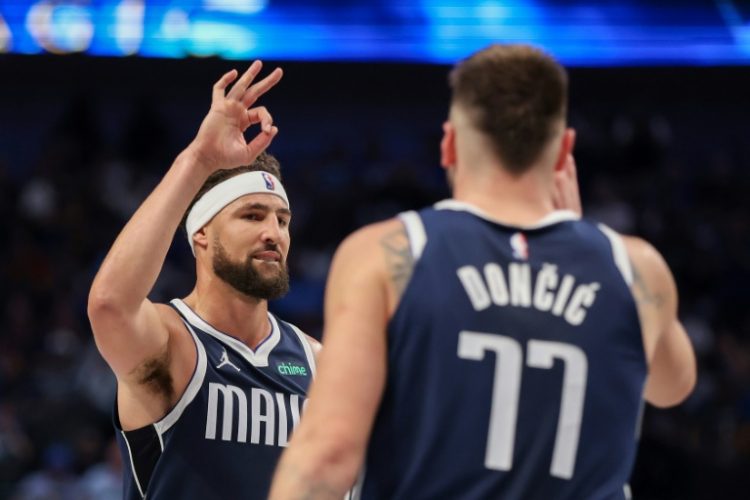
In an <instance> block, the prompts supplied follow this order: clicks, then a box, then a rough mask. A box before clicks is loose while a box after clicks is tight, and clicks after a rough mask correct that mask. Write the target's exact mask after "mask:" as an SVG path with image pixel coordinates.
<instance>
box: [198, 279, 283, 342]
mask: <svg viewBox="0 0 750 500" xmlns="http://www.w3.org/2000/svg"><path fill="white" fill-rule="evenodd" d="M198 274H199V276H198V280H197V282H196V285H195V288H194V289H193V291H192V292H190V295H188V296H187V297H185V299H184V302H185V303H186V304H187V305H188V306H190V308H191V309H192V310H193V311H195V313H196V314H197V315H198V316H200V317H201V318H203V319H204V320H205V321H206V322H207V323H209V324H210V325H211V326H213V327H214V328H216V329H217V330H219V331H221V332H224V333H226V334H228V335H231V336H232V337H235V338H237V339H239V340H240V341H242V342H243V343H245V344H246V345H247V346H248V347H250V348H251V349H255V348H256V347H257V346H258V345H259V344H260V343H261V342H263V340H265V339H266V337H268V335H269V334H270V332H271V324H270V323H269V321H268V301H266V300H261V299H256V298H252V297H248V296H246V295H243V294H242V293H240V292H238V291H237V290H235V289H234V288H232V287H231V286H229V285H228V284H227V283H225V282H224V281H222V280H221V279H220V278H218V277H216V276H214V275H212V276H211V277H210V278H209V277H205V276H201V273H200V272H199V273H198Z"/></svg>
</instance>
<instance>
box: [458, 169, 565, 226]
mask: <svg viewBox="0 0 750 500" xmlns="http://www.w3.org/2000/svg"><path fill="white" fill-rule="evenodd" d="M489 163H490V162H485V163H484V164H473V165H471V166H470V167H469V166H464V165H460V164H459V165H458V166H457V168H456V173H455V177H454V186H453V198H454V199H455V200H458V201H462V202H466V203H470V204H472V205H474V206H476V207H478V208H479V209H481V210H482V211H483V212H485V213H487V214H488V215H490V216H491V217H493V218H494V219H497V220H500V221H503V222H505V223H507V224H509V225H514V226H527V225H531V224H534V223H535V222H537V221H539V220H540V219H542V218H543V217H545V216H546V215H548V214H549V213H551V212H553V211H554V210H555V206H554V202H553V196H552V195H553V191H552V187H553V184H552V179H551V178H549V179H548V178H547V177H549V176H545V175H544V173H543V170H542V169H540V168H532V169H530V170H529V171H528V172H526V173H524V174H522V175H520V176H513V175H510V173H508V172H507V171H506V170H505V169H503V168H502V167H501V166H500V165H497V164H489Z"/></svg>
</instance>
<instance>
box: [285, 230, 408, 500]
mask: <svg viewBox="0 0 750 500" xmlns="http://www.w3.org/2000/svg"><path fill="white" fill-rule="evenodd" d="M397 232H400V233H401V234H402V236H401V237H400V239H398V238H396V239H394V238H395V236H394V233H397ZM397 240H398V241H400V243H397ZM404 251H406V254H407V255H405V254H404ZM404 259H406V260H407V261H408V263H407V262H405V261H404ZM410 265H411V256H410V255H408V240H407V239H406V237H405V235H404V230H403V226H402V225H401V223H400V222H399V221H397V220H391V221H387V222H384V223H380V224H376V225H373V226H368V227H366V228H364V229H362V230H360V231H358V232H356V233H354V234H353V235H352V236H350V237H349V238H347V240H345V241H344V243H342V245H341V246H340V247H339V249H338V251H337V253H336V256H335V258H334V261H333V264H332V267H331V272H330V274H329V279H328V284H327V287H326V304H325V331H324V337H323V345H325V348H324V349H323V350H322V352H321V355H320V363H319V368H318V376H317V378H316V380H315V382H313V385H312V389H311V391H310V394H309V397H310V403H309V405H308V407H307V409H306V410H305V415H304V417H303V418H302V421H301V422H300V425H299V427H298V428H297V430H295V432H294V436H293V437H292V440H291V443H290V445H289V448H288V449H287V450H286V452H285V453H284V455H283V456H282V458H281V461H280V463H279V466H278V468H277V471H276V476H275V478H274V483H273V486H272V489H271V496H270V498H272V499H279V500H282V499H283V500H289V499H303V498H304V499H327V498H336V499H341V498H342V497H343V495H344V494H345V492H346V491H347V490H348V489H349V488H351V487H352V485H353V484H354V481H355V479H356V475H357V472H358V471H359V469H360V467H361V466H362V462H363V458H364V454H365V449H366V447H367V442H368V439H369V435H370V431H371V428H372V424H373V421H374V419H375V414H376V412H377V408H378V405H379V403H380V398H381V397H382V393H383V389H384V386H385V380H386V371H387V342H386V326H387V322H388V318H389V315H390V314H389V313H390V311H391V310H392V305H393V303H394V300H393V294H394V293H396V294H398V290H399V289H400V288H399V286H398V284H397V282H399V281H403V278H404V273H405V272H406V267H409V273H410V269H411V268H410Z"/></svg>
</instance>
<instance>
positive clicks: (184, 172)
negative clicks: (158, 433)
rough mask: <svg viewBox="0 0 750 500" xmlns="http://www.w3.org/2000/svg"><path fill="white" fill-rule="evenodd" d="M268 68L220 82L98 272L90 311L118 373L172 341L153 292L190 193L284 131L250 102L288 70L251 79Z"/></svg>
mask: <svg viewBox="0 0 750 500" xmlns="http://www.w3.org/2000/svg"><path fill="white" fill-rule="evenodd" d="M260 69H261V64H260V62H258V61H256V62H255V63H253V65H251V66H250V68H249V69H248V70H247V71H246V72H245V73H244V74H243V75H242V77H240V79H239V80H237V82H236V83H235V84H234V85H233V86H232V88H231V90H230V91H229V92H228V93H227V92H226V89H227V87H228V86H229V84H230V83H232V82H233V81H234V80H235V79H236V78H237V72H236V71H234V70H233V71H231V72H229V73H227V74H225V75H224V76H223V77H222V78H221V79H220V80H219V81H218V82H217V83H216V84H215V85H214V89H213V95H212V102H211V109H210V110H209V112H208V114H207V115H206V117H205V119H204V120H203V123H202V124H201V127H200V129H199V131H198V134H197V135H196V137H195V139H194V140H193V142H192V143H191V144H190V145H189V146H188V147H187V148H186V149H185V150H184V151H183V152H182V153H180V155H179V156H178V157H177V159H176V160H175V162H174V163H173V164H172V166H171V168H170V169H169V171H168V172H167V173H166V175H165V176H164V178H163V179H162V181H161V182H160V183H159V185H158V186H157V187H156V189H155V190H154V191H153V192H152V193H151V194H150V195H149V197H148V198H147V199H146V200H145V201H144V202H143V204H142V205H141V206H140V207H139V208H138V210H137V211H136V213H135V214H134V215H133V217H132V218H131V219H130V221H129V222H128V223H127V225H126V226H125V228H124V229H123V230H122V232H121V233H120V235H119V236H118V237H117V240H116V241H115V243H114V244H113V245H112V248H111V250H110V251H109V253H108V254H107V257H106V258H105V259H104V262H103V263H102V266H101V268H100V269H99V272H98V273H97V275H96V278H95V279H94V283H93V285H92V287H91V291H90V293H89V303H88V314H89V319H90V321H91V326H92V328H93V331H94V336H95V339H96V342H97V346H98V347H99V350H100V351H101V353H102V355H103V356H104V358H105V359H106V360H107V362H108V363H109V365H110V366H111V367H112V369H113V371H114V372H115V374H116V375H117V376H118V379H121V380H123V379H124V380H127V379H128V378H129V377H131V376H132V374H133V373H134V371H135V369H136V368H138V367H139V366H140V365H141V364H142V363H144V362H145V361H147V360H150V359H152V358H154V357H155V356H162V355H163V354H164V352H165V351H166V350H167V349H168V347H169V333H168V328H167V324H166V323H167V322H166V321H165V320H164V319H163V318H162V315H163V312H161V311H162V309H160V308H158V307H157V306H156V305H154V304H153V303H152V302H150V301H149V300H148V299H147V295H148V293H149V292H150V291H151V289H152V287H153V286H154V283H155V282H156V279H157V277H158V275H159V272H160V271H161V267H162V265H163V264H164V259H165V258H166V255H167V251H168V250H169V246H170V244H171V241H172V238H173V236H174V234H175V231H176V230H177V227H178V225H179V223H180V220H181V219H182V216H183V214H184V212H185V210H186V209H187V207H188V205H189V204H190V201H191V200H192V198H193V197H194V196H195V194H196V193H197V192H198V190H199V188H200V187H201V185H202V184H203V182H204V181H205V180H206V178H207V177H208V175H210V174H211V173H212V172H214V171H215V170H218V169H221V168H232V167H236V166H239V165H243V164H248V163H251V162H252V160H253V159H254V158H255V157H256V156H257V155H258V154H260V153H261V152H262V151H263V150H264V149H265V148H266V147H267V146H268V144H270V142H271V140H272V139H273V137H274V135H275V134H276V129H275V127H273V126H272V120H271V116H270V115H269V114H268V112H267V111H266V110H265V108H252V109H248V107H249V106H251V105H252V104H253V103H254V102H255V100H256V99H257V98H258V97H259V96H260V95H262V94H263V93H264V92H265V91H266V90H268V89H269V88H271V87H272V86H273V85H275V84H276V82H278V80H279V79H280V78H281V70H278V69H277V70H276V71H274V72H273V73H271V74H270V75H269V76H268V77H266V78H265V79H264V80H262V81H260V82H258V83H256V84H255V85H253V86H250V84H251V83H252V81H253V79H254V78H255V76H256V75H257V74H258V72H259V71H260ZM253 123H261V128H262V131H261V132H260V133H259V134H258V136H257V137H255V138H254V139H253V140H252V141H251V142H250V143H247V142H246V140H245V138H244V135H243V133H244V131H245V130H246V129H247V128H248V127H249V126H250V125H252V124H253Z"/></svg>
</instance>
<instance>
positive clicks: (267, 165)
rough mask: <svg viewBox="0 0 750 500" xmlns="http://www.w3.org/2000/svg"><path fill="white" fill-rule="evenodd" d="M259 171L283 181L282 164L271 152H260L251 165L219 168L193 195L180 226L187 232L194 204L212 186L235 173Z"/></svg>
mask: <svg viewBox="0 0 750 500" xmlns="http://www.w3.org/2000/svg"><path fill="white" fill-rule="evenodd" d="M258 171H260V172H268V173H269V174H271V175H273V176H275V177H276V178H277V179H278V180H279V181H281V165H280V164H279V160H277V159H276V157H275V156H273V155H272V154H271V153H266V152H265V151H264V152H263V153H261V154H259V155H258V157H257V158H256V159H255V161H253V162H252V163H251V164H250V165H243V166H241V167H236V168H228V169H222V170H217V171H216V172H214V173H212V174H211V175H209V176H208V178H207V179H206V182H204V183H203V185H202V186H201V188H200V189H199V190H198V193H197V194H196V195H195V197H193V201H191V202H190V205H189V206H188V208H187V210H185V214H184V215H183V216H182V221H181V222H180V227H181V228H182V230H183V231H185V232H186V233H187V229H186V228H185V223H186V222H187V217H188V214H189V213H190V210H191V209H192V208H193V205H195V203H196V202H197V201H198V200H200V199H201V197H202V196H203V195H204V194H206V193H207V192H208V191H209V190H210V189H211V188H213V187H214V186H216V185H217V184H220V183H221V182H224V181H225V180H227V179H230V178H232V177H234V176H235V175H240V174H244V173H245V172H258Z"/></svg>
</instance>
